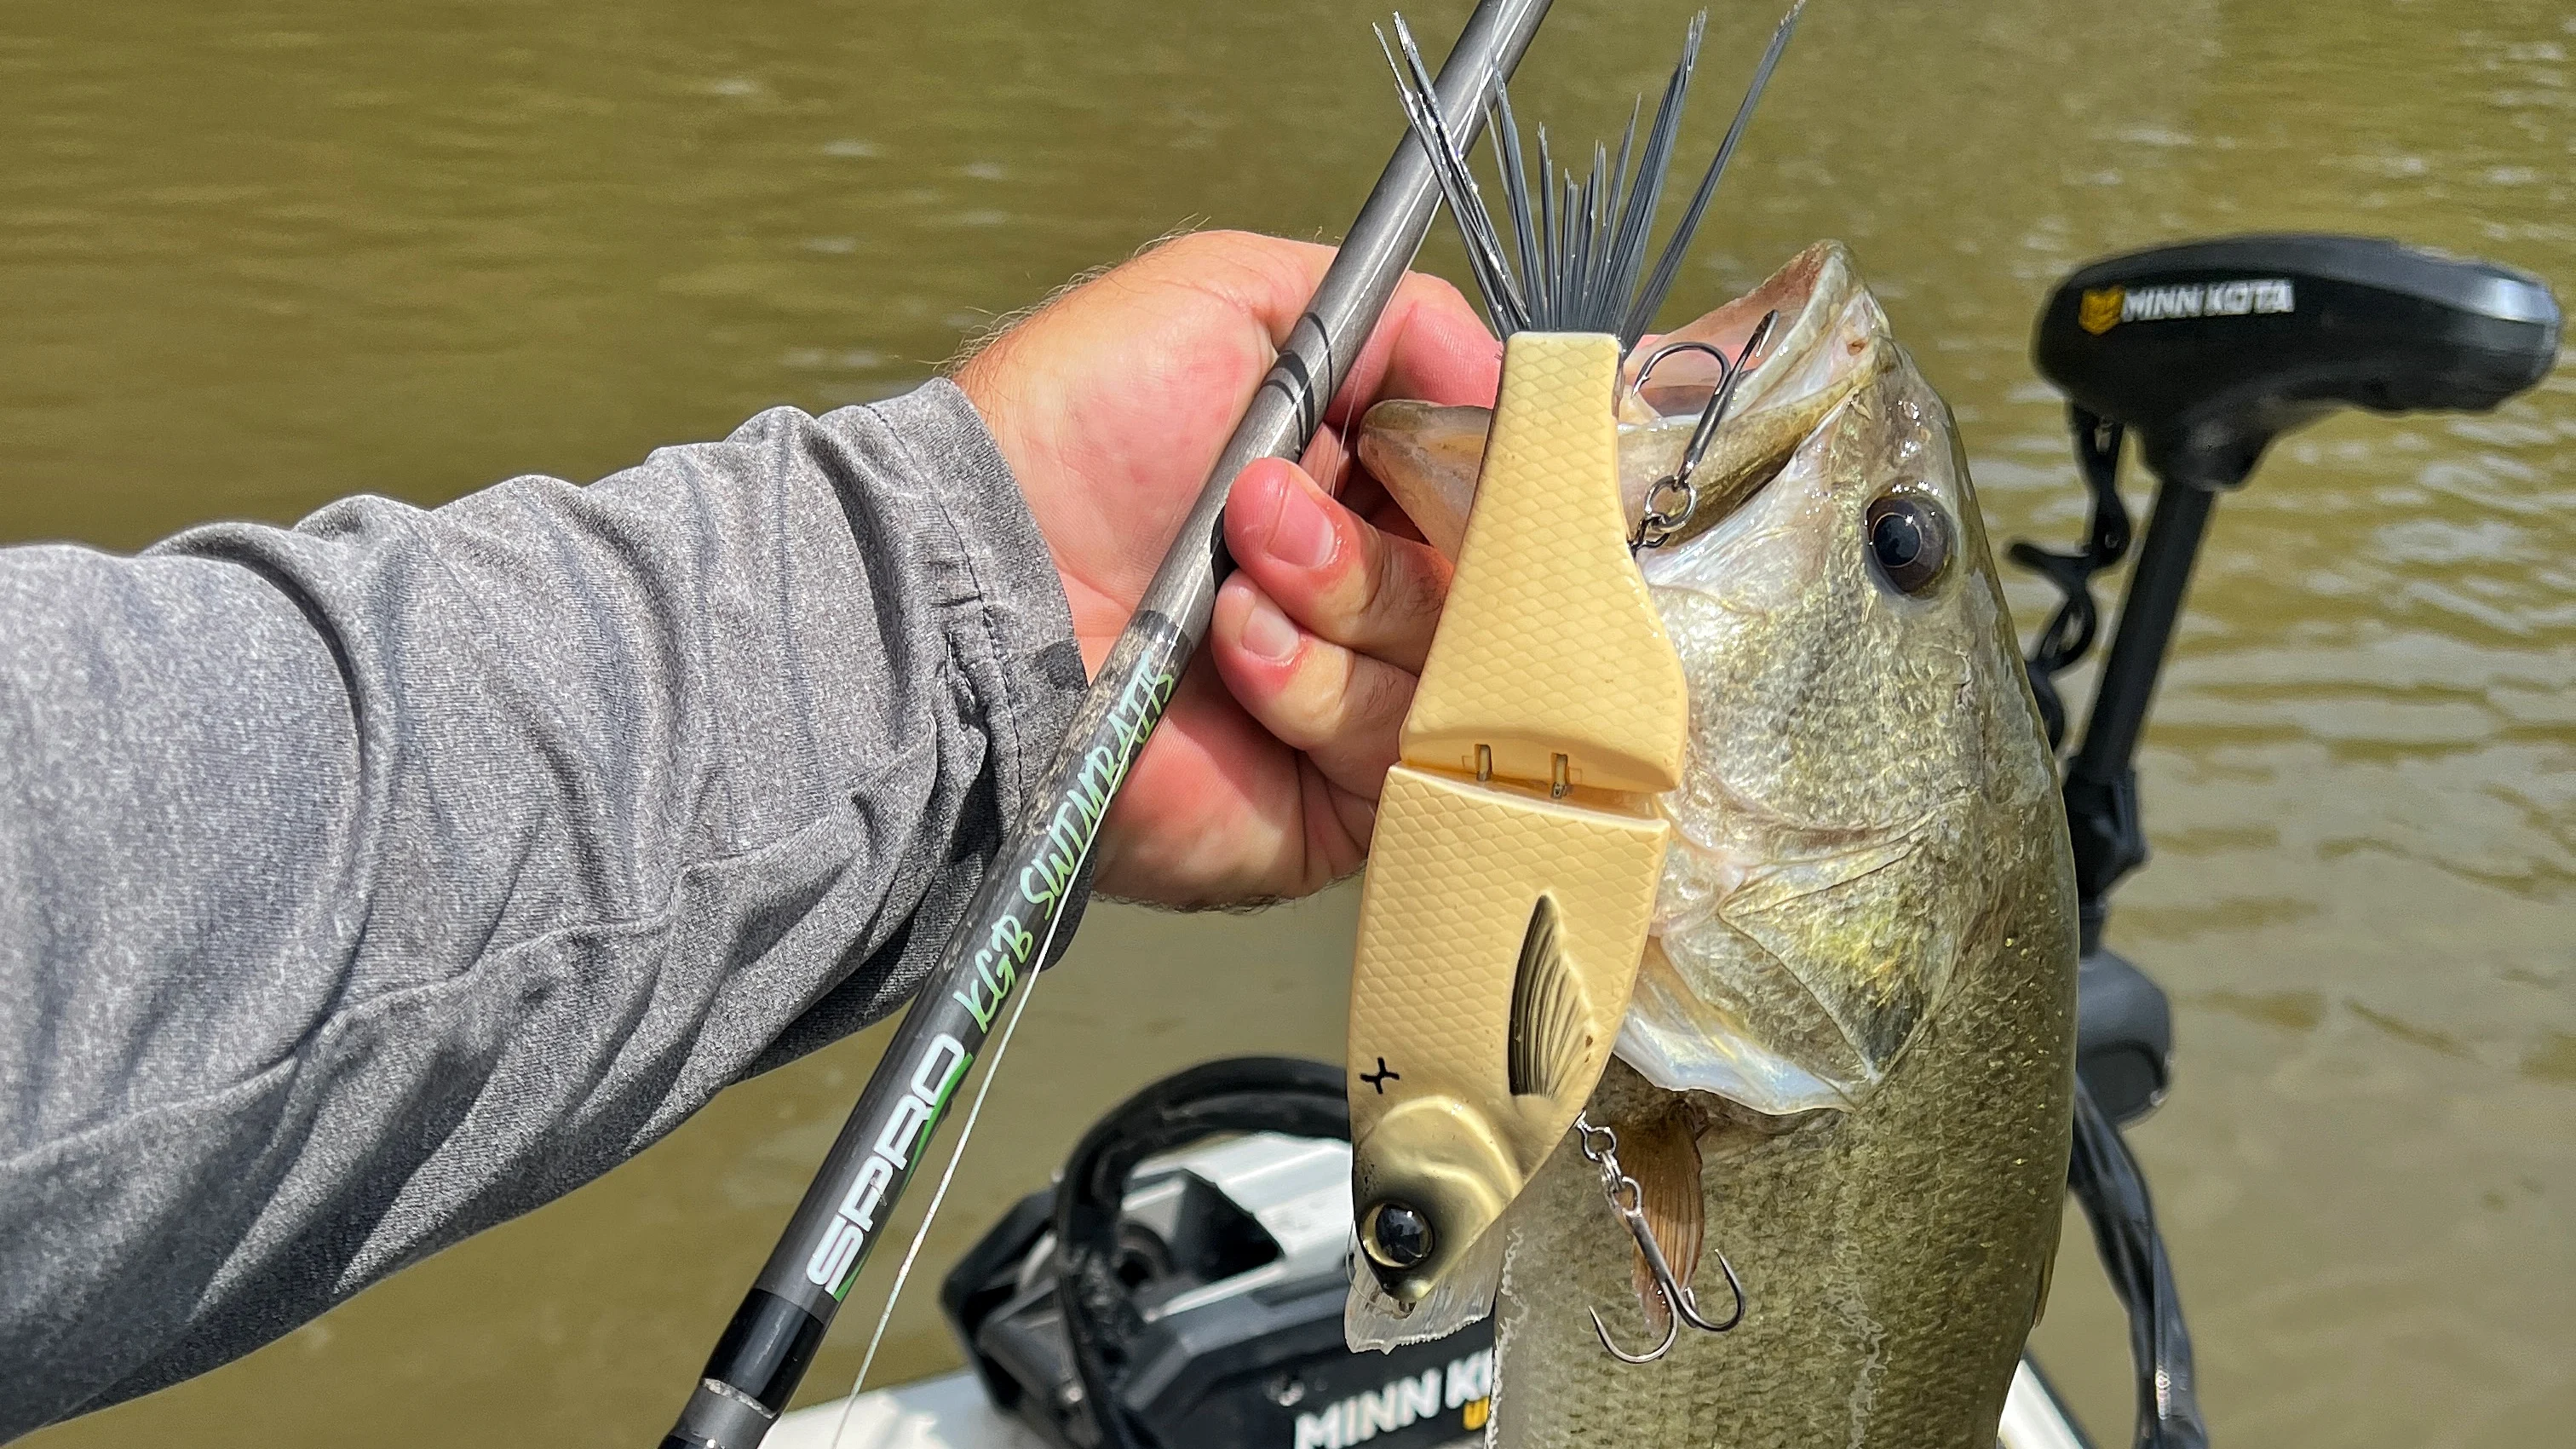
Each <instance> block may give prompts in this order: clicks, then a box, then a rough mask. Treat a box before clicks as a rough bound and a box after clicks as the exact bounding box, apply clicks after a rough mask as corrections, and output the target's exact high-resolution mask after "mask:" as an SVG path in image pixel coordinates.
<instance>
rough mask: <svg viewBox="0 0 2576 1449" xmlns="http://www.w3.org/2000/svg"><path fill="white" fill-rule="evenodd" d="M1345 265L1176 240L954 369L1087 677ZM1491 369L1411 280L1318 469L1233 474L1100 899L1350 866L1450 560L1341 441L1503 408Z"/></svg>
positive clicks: (1455, 321)
mask: <svg viewBox="0 0 2576 1449" xmlns="http://www.w3.org/2000/svg"><path fill="white" fill-rule="evenodd" d="M1332 257H1333V253H1332V251H1331V249H1330V248H1327V247H1320V246H1310V245H1307V244H1304V243H1300V242H1289V241H1280V240H1276V239H1274V238H1270V237H1261V236H1251V235H1247V234H1243V233H1239V232H1235V233H1204V234H1199V235H1193V236H1186V237H1182V238H1180V239H1178V240H1176V241H1173V242H1171V243H1169V244H1167V245H1165V246H1162V247H1160V248H1157V249H1156V250H1154V251H1152V252H1149V253H1147V254H1146V255H1144V256H1141V257H1139V258H1137V259H1136V260H1134V261H1132V262H1129V263H1127V264H1126V265H1125V266H1122V267H1120V268H1118V269H1117V270H1115V271H1113V272H1110V273H1108V274H1107V275H1106V276H1103V277H1100V278H1099V279H1097V280H1095V281H1092V282H1088V283H1085V284H1084V285H1082V286H1080V287H1077V288H1075V289H1074V290H1072V291H1070V292H1067V293H1065V294H1064V295H1063V296H1061V297H1058V298H1056V299H1055V300H1054V301H1052V302H1050V303H1049V304H1047V305H1046V306H1045V307H1044V308H1042V309H1041V310H1040V311H1039V312H1038V313H1037V314H1036V315H1035V316H1033V317H1031V318H1029V319H1028V320H1027V321H1025V322H1023V323H1021V324H1020V325H1018V326H1017V327H1014V328H1012V329H1011V330H1009V331H1008V332H1006V333H1004V334H1003V335H1002V336H1001V337H1000V338H999V339H998V340H996V341H995V342H994V343H992V344H991V345H990V346H988V347H987V348H985V349H984V350H983V351H982V352H980V353H978V354H976V355H975V357H974V358H973V359H971V360H970V361H969V362H967V364H966V365H965V366H964V367H963V368H962V369H961V370H960V371H959V372H958V374H957V384H958V386H959V387H961V388H963V389H964V390H965V393H966V396H967V397H968V398H969V399H970V400H972V401H973V402H974V404H975V408H976V410H977V411H978V412H979V413H981V414H982V415H983V418H984V421H985V424H986V425H987V426H988V427H990V428H991V429H992V432H993V436H994V438H995V440H996V441H997V442H998V443H999V444H1000V445H1001V450H1002V456H1003V457H1004V458H1006V459H1007V460H1009V462H1010V465H1011V469H1012V472H1013V473H1014V474H1016V475H1017V476H1018V478H1019V483H1020V489H1021V491H1022V492H1023V493H1024V494H1025V495H1026V496H1027V498H1028V503H1029V511H1030V512H1031V513H1032V514H1033V515H1034V516H1035V517H1036V519H1037V524H1038V528H1039V530H1040V531H1041V532H1043V533H1044V534H1045V535H1046V539H1047V545H1048V547H1049V548H1050V549H1051V550H1052V551H1053V552H1054V555H1055V566H1056V571H1057V572H1058V573H1059V574H1060V575H1062V577H1063V579H1064V592H1065V597H1066V599H1067V600H1068V601H1070V602H1071V604H1072V605H1073V626H1074V633H1075V635H1076V636H1077V637H1078V638H1079V639H1080V641H1081V645H1082V656H1083V660H1084V663H1085V664H1086V665H1087V666H1088V667H1089V669H1091V670H1092V671H1093V672H1095V673H1096V672H1097V671H1098V670H1099V668H1100V663H1101V660H1102V659H1103V658H1105V657H1106V656H1107V655H1108V653H1109V647H1110V645H1111V644H1112V643H1113V642H1114V641H1115V640H1116V639H1117V637H1118V632H1119V630H1121V629H1122V628H1124V627H1125V626H1126V623H1127V618H1128V615H1129V614H1131V613H1133V612H1134V610H1135V608H1136V601H1137V599H1138V598H1139V597H1140V596H1141V595H1142V594H1143V593H1144V590H1145V584H1146V582H1147V580H1149V579H1150V578H1151V577H1152V576H1153V573H1154V568H1155V566H1156V565H1157V564H1159V563H1160V562H1161V561H1162V557H1163V551H1164V549H1165V548H1166V547H1168V546H1169V544H1170V543H1171V539H1172V535H1173V533H1174V531H1175V530H1177V529H1178V528H1179V526H1180V520H1181V518H1182V516H1183V515H1184V514H1186V513H1187V512H1188V511H1189V507H1190V504H1191V503H1192V502H1193V501H1194V500H1196V498H1197V497H1198V493H1199V488H1200V485H1201V484H1203V483H1204V482H1205V481H1206V480H1207V473H1208V470H1209V468H1211V467H1212V466H1214V464H1215V462H1216V456H1217V453H1218V452H1219V450H1221V449H1222V448H1223V447H1224V445H1225V440H1226V438H1227V437H1228V436H1229V435H1230V434H1231V433H1232V432H1233V431H1234V425H1235V422H1236V420H1237V419H1239V418H1240V417H1242V415H1243V409H1244V407H1245V405H1246V404H1247V403H1248V402H1249V401H1250V400H1251V397H1252V393H1253V389H1254V388H1256V387H1258V386H1259V385H1260V382H1261V378H1262V376H1263V374H1265V373H1266V372H1268V371H1269V369H1270V363H1271V360H1272V358H1273V357H1274V356H1275V355H1276V348H1277V347H1278V344H1279V343H1280V342H1281V341H1283V340H1285V339H1286V337H1287V335H1288V331H1289V328H1290V327H1291V326H1292V325H1294V324H1295V322H1296V320H1297V318H1298V316H1299V315H1300V314H1301V313H1303V312H1304V310H1305V307H1306V302H1307V299H1308V298H1309V297H1310V296H1311V295H1312V294H1313V292H1314V289H1315V284H1316V282H1317V281H1318V280H1319V279H1321V278H1322V276H1323V274H1324V268H1325V265H1326V264H1327V263H1329V262H1330V261H1331V260H1332ZM1501 365H1502V348H1501V345H1500V344H1499V343H1497V342H1496V341H1495V340H1494V338H1493V335H1492V334H1491V333H1489V332H1487V331H1486V330H1485V326H1484V323H1483V322H1482V321H1481V320H1479V319H1478V317H1477V316H1476V314H1475V313H1474V312H1473V311H1472V310H1470V309H1469V307H1468V306H1467V303H1466V301H1465V300H1464V299H1463V298H1461V297H1460V296H1459V295H1458V292H1457V289H1455V288H1453V287H1451V286H1449V285H1448V284H1447V283H1445V282H1441V281H1438V280H1436V279H1434V278H1430V277H1423V276H1415V275H1407V276H1406V277H1405V279H1404V281H1403V283H1402V285H1401V286H1399V287H1398V288H1397V290H1396V294H1395V299H1394V301H1393V302H1391V303H1390V304H1389V305H1388V307H1387V310H1386V316H1385V318H1384V320H1383V321H1381V322H1380V323H1379V325H1378V329H1377V332H1376V335H1375V336H1374V337H1372V338H1371V339H1370V341H1369V344H1368V346H1367V347H1366V348H1364V349H1363V350H1362V351H1361V353H1360V355H1359V358H1358V360H1357V361H1356V362H1355V363H1354V365H1353V366H1352V368H1351V375H1350V380H1349V381H1348V382H1347V383H1346V384H1345V385H1344V386H1343V388H1342V390H1341V392H1340V393H1339V394H1338V395H1337V396H1336V397H1335V399H1334V401H1333V406H1332V408H1331V409H1330V411H1329V413H1328V415H1327V421H1326V425H1325V428H1324V431H1323V432H1322V433H1321V434H1319V435H1318V436H1317V438H1316V440H1315V443H1314V445H1313V446H1312V447H1310V448H1309V449H1308V450H1307V452H1306V456H1305V458H1304V459H1303V460H1302V462H1303V466H1299V465H1298V464H1292V463H1286V462H1276V461H1264V462H1259V463H1255V464H1253V465H1252V466H1251V467H1249V468H1246V469H1245V470H1244V471H1243V473H1242V474H1241V476H1239V477H1238V478H1237V479H1236V480H1235V484H1234V492H1233V494H1232V496H1231V498H1230V499H1229V500H1228V502H1227V505H1226V512H1225V541H1226V547H1227V549H1228V550H1229V551H1230V552H1231V553H1232V554H1233V555H1234V560H1235V563H1236V565H1237V570H1236V572H1235V574H1234V576H1233V577H1231V578H1229V579H1228V580H1227V581H1226V583H1225V586H1224V587H1223V589H1222V590H1220V591H1219V593H1218V594H1217V600H1216V616H1215V619H1214V621H1213V623H1212V624H1211V625H1210V627H1209V631H1208V643H1207V648H1206V649H1205V650H1203V651H1202V653H1201V657H1200V658H1199V659H1198V660H1197V661H1195V662H1194V663H1193V664H1192V666H1191V668H1190V669H1189V671H1188V672H1187V673H1186V674H1185V675H1183V677H1182V680H1181V683H1180V686H1179V689H1178V691H1177V692H1176V693H1175V694H1174V695H1173V698H1172V701H1171V705H1170V707H1169V709H1168V711H1167V712H1166V713H1165V715H1164V717H1163V722H1162V725H1161V726H1160V728H1158V729H1157V730H1156V731H1155V733H1154V736H1153V738H1152V740H1151V741H1150V742H1148V743H1147V745H1146V747H1145V750H1144V753H1143V754H1142V755H1141V756H1140V757H1139V758H1138V759H1137V762H1136V765H1135V768H1134V770H1133V771H1132V772H1131V773H1130V775H1129V777H1128V780H1127V784H1126V787H1125V789H1124V790H1122V791H1121V792H1120V794H1119V797H1118V802H1117V804H1116V805H1115V806H1113V807H1112V808H1111V810H1110V812H1109V818H1108V820H1107V821H1106V822H1104V823H1103V825H1102V831H1101V839H1100V842H1099V844H1098V845H1096V846H1095V847H1094V849H1095V851H1096V852H1097V855H1098V864H1099V874H1098V878H1097V879H1098V884H1099V887H1100V889H1102V890H1103V891H1106V892H1108V893H1110V894H1112V895H1118V896H1126V897H1130V898H1136V899H1143V900H1150V901H1156V902H1160V903H1163V904H1166V905H1178V906H1201V905H1232V904H1245V903H1251V902H1258V901H1263V900H1270V899H1276V898H1279V897H1284V896H1297V895H1304V894H1307V893H1309V892H1311V891H1315V890H1319V889H1321V888H1323V887H1324V886H1326V885H1329V884H1331V883H1332V882H1333V881H1335V880H1338V879H1340V878H1341V877H1343V876H1345V875H1348V874H1350V873H1351V872H1352V871H1354V870H1356V869H1358V868H1359V865H1360V862H1361V861H1362V860H1363V859H1364V858H1365V857H1366V855H1367V853H1368V840H1369V831H1370V829H1371V827H1372V826H1373V825H1374V824H1375V823H1376V819H1377V797H1378V789H1379V786H1380V784H1381V782H1382V781H1383V780H1384V778H1385V775H1386V770H1387V767H1388V766H1389V765H1392V764H1393V763H1395V758H1396V730H1397V727H1398V726H1399V725H1401V724H1402V723H1403V720H1404V713H1405V710H1406V709H1407V708H1408V707H1409V706H1410V705H1411V703H1412V700H1413V681H1414V676H1415V675H1416V674H1417V673H1418V672H1419V671H1420V670H1421V668H1422V659H1423V655H1424V654H1425V653H1426V652H1427V651H1428V650H1429V649H1430V647H1431V633H1432V628H1433V625H1434V624H1435V623H1436V622H1437V621H1438V619H1439V614H1440V603H1441V600H1442V599H1443V598H1444V597H1445V596H1446V594H1447V592H1448V587H1449V566H1448V564H1447V563H1446V562H1445V561H1444V560H1442V559H1441V557H1440V556H1439V555H1438V554H1437V553H1435V552H1434V551H1433V550H1432V549H1431V548H1430V547H1429V546H1427V545H1425V544H1424V543H1423V542H1422V541H1421V535H1420V533H1419V532H1417V531H1416V530H1414V529H1413V528H1412V526H1411V524H1410V523H1409V521H1407V520H1406V519H1405V518H1404V516H1403V514H1402V512H1401V511H1400V510H1398V509H1397V508H1396V507H1395V506H1394V504H1393V503H1392V502H1391V501H1390V500H1389V499H1388V498H1387V496H1386V493H1385V491H1384V490H1383V489H1381V488H1379V487H1378V486H1377V484H1376V482H1375V481H1374V480H1372V479H1370V478H1368V477H1367V476H1366V475H1365V474H1364V473H1362V472H1361V471H1360V470H1359V469H1358V468H1357V466H1356V464H1355V463H1354V461H1353V460H1352V459H1351V457H1350V454H1349V452H1348V450H1347V449H1346V448H1345V446H1344V443H1343V438H1342V429H1343V428H1344V427H1345V426H1347V425H1348V424H1349V423H1350V422H1352V421H1354V420H1356V419H1357V418H1358V416H1359V414H1360V413H1361V412H1362V411H1364V410H1366V408H1367V407H1368V405H1369V404H1370V403H1372V402H1375V401H1377V400H1378V399H1379V398H1381V397H1412V398H1427V399H1430V400H1431V401H1434V402H1442V403H1482V404H1491V403H1492V402H1493V400H1494V386H1495V382H1496V379H1497V377H1498V375H1499V373H1500V369H1501ZM1318 480H1322V481H1320V482H1319V481H1318Z"/></svg>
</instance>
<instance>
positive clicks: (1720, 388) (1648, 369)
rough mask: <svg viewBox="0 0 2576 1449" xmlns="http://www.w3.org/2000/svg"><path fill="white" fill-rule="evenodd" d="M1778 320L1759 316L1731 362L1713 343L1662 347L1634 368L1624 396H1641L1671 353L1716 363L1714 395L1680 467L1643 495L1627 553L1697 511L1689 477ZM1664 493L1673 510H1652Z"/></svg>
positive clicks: (1775, 312) (1667, 533)
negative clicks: (1674, 502)
mask: <svg viewBox="0 0 2576 1449" xmlns="http://www.w3.org/2000/svg"><path fill="white" fill-rule="evenodd" d="M1779 320H1780V312H1779V309H1777V308H1773V309H1772V310H1771V311H1768V312H1765V313H1763V314H1762V320H1761V321H1759V322H1756V323H1754V324H1753V331H1752V333H1751V334H1750V335H1748V336H1747V337H1746V338H1745V339H1744V350H1743V351H1741V352H1738V353H1736V354H1735V356H1733V357H1731V358H1730V357H1728V356H1727V355H1726V349H1724V348H1722V347H1719V346H1718V345H1717V344H1715V343H1713V342H1698V341H1690V342H1668V343H1665V344H1664V345H1663V346H1661V347H1658V348H1656V349H1655V350H1654V351H1653V352H1652V353H1650V354H1648V355H1647V358H1646V360H1645V361H1644V362H1643V363H1641V364H1639V365H1638V367H1637V380H1636V382H1635V383H1633V384H1631V385H1630V388H1629V390H1630V392H1631V393H1632V394H1634V395H1636V396H1639V397H1642V396H1644V395H1645V391H1646V378H1647V375H1648V374H1650V373H1652V372H1653V371H1654V370H1655V364H1657V363H1659V362H1661V361H1663V360H1664V359H1665V358H1667V357H1670V356H1672V355H1673V354H1674V353H1676V352H1700V353H1705V354H1707V355H1708V356H1710V357H1713V358H1716V359H1717V390H1716V391H1715V392H1713V393H1711V394H1710V395H1709V399H1708V406H1707V407H1705V408H1703V409H1701V410H1700V415H1699V426H1698V427H1695V428H1693V429H1691V436H1690V443H1689V445H1688V446H1686V447H1684V448H1683V449H1682V463H1681V466H1680V467H1679V468H1676V469H1674V470H1673V472H1672V473H1671V474H1670V475H1669V476H1667V477H1664V478H1660V479H1657V480H1656V481H1655V483H1654V486H1652V487H1650V488H1648V489H1647V490H1646V516H1645V517H1644V518H1643V519H1641V520H1640V521H1639V522H1638V524H1637V536H1636V537H1635V538H1634V539H1632V540H1630V541H1629V544H1628V546H1629V548H1630V549H1631V550H1635V549H1641V548H1657V547H1661V546H1662V544H1663V542H1664V541H1665V540H1666V539H1668V538H1671V537H1672V536H1673V535H1674V534H1675V533H1676V532H1679V531H1680V529H1681V526H1682V525H1683V524H1685V523H1687V522H1689V521H1690V516H1691V514H1692V512H1693V511H1695V510H1696V509H1697V508H1698V507H1699V488H1698V485H1696V484H1694V483H1693V482H1692V481H1691V476H1692V475H1693V474H1695V473H1697V472H1698V471H1699V465H1700V460H1701V459H1702V458H1704V457H1706V456H1707V455H1708V445H1709V443H1710V441H1711V440H1712V439H1714V438H1715V437H1716V436H1717V425H1718V424H1719V423H1721V422H1724V421H1725V420H1726V410H1727V408H1728V406H1729V405H1731V404H1732V403H1733V402H1734V401H1735V385H1736V384H1737V383H1740V382H1742V381H1744V374H1746V373H1747V372H1750V371H1752V370H1753V369H1752V363H1753V354H1755V353H1757V352H1759V351H1761V350H1762V345H1763V344H1764V343H1766V342H1768V341H1770V340H1771V329H1772V327H1773V326H1774V325H1775V324H1777V323H1778V322H1779ZM1667 493H1678V494H1680V495H1681V501H1680V505H1679V507H1678V508H1676V509H1666V508H1660V507H1658V506H1656V502H1655V500H1656V499H1657V498H1660V497H1662V496H1663V495H1665V494H1667Z"/></svg>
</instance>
